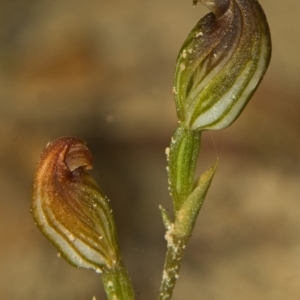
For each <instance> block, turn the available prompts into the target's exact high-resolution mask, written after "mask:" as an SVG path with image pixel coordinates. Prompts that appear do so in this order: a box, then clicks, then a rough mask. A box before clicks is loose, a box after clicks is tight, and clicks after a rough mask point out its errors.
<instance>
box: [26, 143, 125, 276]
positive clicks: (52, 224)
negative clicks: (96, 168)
mask: <svg viewBox="0 0 300 300" xmlns="http://www.w3.org/2000/svg"><path fill="white" fill-rule="evenodd" d="M91 168H92V155H91V153H90V151H89V149H88V148H87V147H86V145H85V143H84V142H83V141H82V140H80V139H77V138H72V137H62V138H59V139H58V140H56V141H54V142H52V143H51V144H49V145H48V146H47V147H46V148H45V150H44V152H43V154H42V156H41V158H40V161H39V163H38V166H37V169H36V173H35V176H34V185H33V195H32V213H33V217H34V219H35V221H36V223H37V225H38V227H39V228H40V229H41V231H42V232H43V233H44V234H45V235H46V237H47V238H48V239H49V240H50V241H51V242H52V243H53V244H54V245H55V246H56V248H57V249H58V250H59V251H60V253H61V254H62V255H63V256H64V257H65V258H66V259H67V260H68V261H69V262H70V263H71V264H73V265H75V266H77V267H81V268H93V269H95V270H96V271H97V272H101V271H102V270H104V269H109V268H112V267H114V266H115V264H116V263H118V262H119V260H120V254H119V249H118V244H117V233H116V229H115V223H114V219H113V215H112V210H111V208H110V206H109V203H108V199H107V198H106V197H105V196H104V195H103V193H102V191H101V190H100V188H99V187H98V185H97V183H96V182H95V181H94V180H93V178H92V177H91V176H90V175H89V174H88V172H87V171H86V170H87V169H91Z"/></svg>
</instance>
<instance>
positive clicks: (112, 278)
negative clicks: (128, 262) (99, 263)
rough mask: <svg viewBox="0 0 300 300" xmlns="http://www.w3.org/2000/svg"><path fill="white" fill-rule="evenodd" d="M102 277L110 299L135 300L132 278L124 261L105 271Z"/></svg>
mask: <svg viewBox="0 0 300 300" xmlns="http://www.w3.org/2000/svg"><path fill="white" fill-rule="evenodd" d="M101 278H102V283H103V286H104V289H105V292H106V295H107V299H108V300H134V290H133V287H132V284H131V280H130V277H129V275H128V273H127V271H126V269H125V267H124V265H123V263H122V262H121V263H120V264H118V265H117V266H116V267H114V268H112V269H107V270H105V271H103V274H102V276H101Z"/></svg>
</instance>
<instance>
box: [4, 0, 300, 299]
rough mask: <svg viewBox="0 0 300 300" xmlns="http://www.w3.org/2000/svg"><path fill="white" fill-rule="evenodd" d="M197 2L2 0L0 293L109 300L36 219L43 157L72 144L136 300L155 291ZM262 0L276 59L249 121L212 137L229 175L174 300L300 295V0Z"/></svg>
mask: <svg viewBox="0 0 300 300" xmlns="http://www.w3.org/2000/svg"><path fill="white" fill-rule="evenodd" d="M191 2H192V0H188V1H187V0H186V1H185V0H157V1H156V0H154V1H142V0H127V1H120V0H115V1H108V0H86V1H80V0H72V1H69V0H63V1H62V0H52V1H38V0H27V1H9V0H1V1H0V22H1V26H0V114H1V117H0V136H1V139H0V241H1V246H0V293H1V299H8V300H17V299H18V300H19V299H20V300H29V299H30V300H32V299H37V300H53V299H54V300H56V299H58V300H60V299H64V300H69V299H70V300H75V299H80V300H92V297H93V296H96V299H97V300H99V299H105V296H104V294H103V290H102V286H101V282H100V278H99V275H96V274H95V273H94V272H93V271H89V270H77V269H75V268H73V267H71V266H70V265H68V264H67V263H66V262H65V261H64V260H63V259H62V258H58V257H57V256H56V253H57V251H56V250H55V249H54V248H53V247H52V246H51V245H50V243H49V242H48V241H47V240H46V239H45V238H44V237H43V236H42V234H41V233H40V232H39V230H38V229H37V228H36V227H35V225H34V223H33V220H32V217H31V215H30V193H31V184H32V176H33V172H34V168H35V165H36V162H37V160H38V158H39V156H40V154H41V151H42V149H43V148H44V146H45V145H46V143H47V142H48V141H50V140H53V139H55V138H57V137H60V136H62V135H72V136H77V137H81V138H82V139H84V140H85V141H86V142H87V143H88V145H89V147H90V149H91V151H92V152H93V153H94V158H95V165H94V170H93V174H94V176H95V177H96V178H97V181H98V182H99V184H100V185H101V187H102V188H103V190H104V191H105V192H106V193H107V195H108V196H109V198H110V199H111V202H112V205H113V208H114V212H115V215H116V219H117V226H118V229H119V235H120V242H121V248H122V251H123V256H124V260H125V264H126V265H127V266H128V269H129V271H130V273H131V274H132V278H133V283H134V286H135V288H136V292H137V299H141V300H148V299H149V300H150V299H155V298H156V296H157V291H158V287H159V283H160V277H161V271H162V266H163V260H164V252H165V241H164V237H163V236H164V228H163V225H162V221H161V217H160V214H159V211H158V205H159V204H163V205H164V206H165V207H167V208H169V209H170V208H171V205H170V198H169V196H168V192H167V176H166V171H165V166H166V161H165V155H164V149H165V147H167V146H168V144H169V141H170V137H171V134H172V133H173V131H174V130H175V127H176V116H175V106H174V101H173V96H172V93H171V89H172V86H173V82H172V81H173V71H174V65H175V59H176V56H177V53H178V51H179V48H180V46H181V43H182V42H183V40H184V39H185V37H186V36H187V34H188V32H189V31H190V30H191V29H192V27H193V26H194V25H195V23H196V22H197V21H198V19H199V18H200V17H201V16H203V15H204V14H206V13H207V12H208V11H207V9H206V8H205V7H203V6H201V5H198V6H197V7H196V8H194V9H193V8H192V5H191ZM260 2H261V4H262V6H263V7H264V9H265V12H266V14H267V16H268V20H269V24H270V27H271V30H272V37H273V58H272V62H271V66H270V68H269V71H268V73H267V75H266V76H265V79H264V81H263V82H262V84H261V86H260V88H259V89H258V91H257V93H256V94H255V96H254V97H253V99H252V100H251V102H250V103H249V105H248V106H247V108H246V110H245V111H244V113H243V114H242V115H241V117H240V118H239V119H238V121H237V122H235V123H234V124H233V125H232V126H231V127H230V128H228V129H226V130H223V131H220V132H212V133H210V132H207V133H205V134H204V135H203V146H202V149H201V156H200V161H199V172H200V171H202V170H204V169H205V168H207V167H208V166H209V165H211V164H212V163H213V162H214V161H215V159H216V157H219V159H220V161H219V168H218V171H217V174H216V177H215V179H214V182H213V184H212V187H211V190H210V192H209V194H208V197H207V199H206V202H205V204H204V206H203V209H202V211H201V214H200V218H199V220H198V222H197V226H196V230H195V233H194V236H193V238H192V239H191V241H190V243H189V245H188V248H187V253H186V256H185V259H184V263H183V266H182V269H181V273H180V278H179V281H178V285H177V287H176V290H175V296H174V299H175V300H181V299H182V300H183V299H196V300H197V299H201V300H235V299H243V300H248V299H249V300H250V299H251V300H252V299H257V300H260V299H264V300H282V299H286V300H294V299H300V155H299V151H300V140H299V129H300V118H299V114H300V100H299V96H300V84H299V80H300V59H299V48H300V34H299V17H298V13H299V9H300V2H299V1H298V0H289V1H274V0H261V1H260Z"/></svg>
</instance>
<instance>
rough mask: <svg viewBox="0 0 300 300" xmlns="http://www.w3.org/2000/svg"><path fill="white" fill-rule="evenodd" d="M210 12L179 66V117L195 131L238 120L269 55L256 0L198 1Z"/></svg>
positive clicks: (263, 19) (266, 31) (264, 22)
mask: <svg viewBox="0 0 300 300" xmlns="http://www.w3.org/2000/svg"><path fill="white" fill-rule="evenodd" d="M197 2H201V3H202V4H204V5H206V6H207V7H208V8H209V9H210V10H211V11H212V13H210V14H208V15H206V16H205V17H204V18H203V19H201V20H200V21H199V22H198V24H197V25H196V26H195V28H194V29H193V30H192V32H191V33H190V34H189V36H188V37H187V39H186V41H185V42H184V44H183V46H182V48H181V50H180V53H179V56H178V59H177V64H176V71H175V87H174V90H175V91H176V93H175V100H176V106H177V112H178V118H179V121H180V122H181V123H182V124H184V126H185V127H186V128H189V129H191V130H196V131H200V130H205V129H212V130H217V129H222V128H225V127H227V126H229V125H230V124H231V123H232V122H234V121H235V120H236V119H237V117H238V116H239V114H240V113H241V112H242V110H243V109H244V107H245V106H246V104H247V102H248V101H249V99H250V98H251V96H252V95H253V93H254V91H255V90H256V88H257V87H258V85H259V83H260V81H261V79H262V78H263V76H264V74H265V72H266V70H267V67H268V65H269V61H270V57H271V38H270V31H269V27H268V23H267V20H266V17H265V14H264V12H263V10H262V8H261V6H260V5H259V3H258V1H256V0H209V1H208V0H195V1H194V2H193V3H194V4H195V3H197Z"/></svg>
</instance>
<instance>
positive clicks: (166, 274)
mask: <svg viewBox="0 0 300 300" xmlns="http://www.w3.org/2000/svg"><path fill="white" fill-rule="evenodd" d="M165 237H166V240H167V253H166V258H165V265H164V271H163V277H162V282H161V286H160V291H159V296H158V300H170V299H172V296H173V292H174V288H175V284H176V281H177V278H178V277H179V275H178V274H179V269H180V265H181V261H182V258H183V255H184V249H185V246H186V244H187V240H188V239H184V238H180V237H178V236H177V235H176V233H175V230H174V226H172V227H171V228H170V229H169V230H168V231H167V233H166V236H165Z"/></svg>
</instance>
